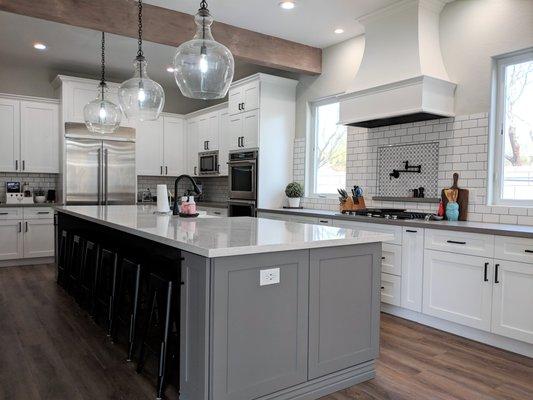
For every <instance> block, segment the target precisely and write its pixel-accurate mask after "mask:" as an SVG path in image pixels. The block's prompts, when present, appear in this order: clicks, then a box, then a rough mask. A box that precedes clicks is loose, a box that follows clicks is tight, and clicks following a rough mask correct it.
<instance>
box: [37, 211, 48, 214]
mask: <svg viewBox="0 0 533 400" xmlns="http://www.w3.org/2000/svg"><path fill="white" fill-rule="evenodd" d="M37 214H50V211H38V212H37Z"/></svg>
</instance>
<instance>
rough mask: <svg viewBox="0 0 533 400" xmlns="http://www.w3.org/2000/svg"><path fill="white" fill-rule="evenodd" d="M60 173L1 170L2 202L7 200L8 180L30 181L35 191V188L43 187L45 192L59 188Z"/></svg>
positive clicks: (0, 189) (0, 197)
mask: <svg viewBox="0 0 533 400" xmlns="http://www.w3.org/2000/svg"><path fill="white" fill-rule="evenodd" d="M58 178H59V175H58V174H29V173H22V174H21V173H15V172H0V202H2V203H4V202H5V201H6V182H10V181H15V182H20V185H21V187H22V185H23V184H24V182H28V185H29V186H30V188H31V189H32V191H34V190H35V189H43V190H44V191H45V194H46V192H47V191H48V190H51V189H55V190H57V188H58V185H59V182H58Z"/></svg>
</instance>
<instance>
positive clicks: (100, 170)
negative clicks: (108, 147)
mask: <svg viewBox="0 0 533 400" xmlns="http://www.w3.org/2000/svg"><path fill="white" fill-rule="evenodd" d="M96 152H97V157H98V172H97V174H98V177H97V183H96V186H98V205H101V204H102V149H101V148H99V149H98V150H97V151H96Z"/></svg>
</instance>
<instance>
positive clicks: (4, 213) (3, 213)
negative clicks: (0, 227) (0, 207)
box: [0, 212, 9, 215]
mask: <svg viewBox="0 0 533 400" xmlns="http://www.w3.org/2000/svg"><path fill="white" fill-rule="evenodd" d="M8 214H9V213H6V212H2V213H0V215H8Z"/></svg>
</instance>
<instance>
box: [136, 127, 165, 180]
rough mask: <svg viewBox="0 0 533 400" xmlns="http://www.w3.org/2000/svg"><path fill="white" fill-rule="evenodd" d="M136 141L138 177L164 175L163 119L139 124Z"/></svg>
mask: <svg viewBox="0 0 533 400" xmlns="http://www.w3.org/2000/svg"><path fill="white" fill-rule="evenodd" d="M135 140H136V143H135V149H136V156H137V175H152V176H153V175H163V172H164V165H163V140H164V139H163V118H159V119H158V120H156V121H143V122H139V123H138V124H137V130H136V138H135Z"/></svg>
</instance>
